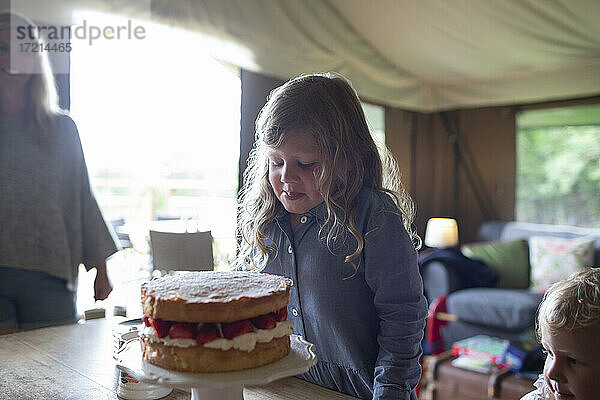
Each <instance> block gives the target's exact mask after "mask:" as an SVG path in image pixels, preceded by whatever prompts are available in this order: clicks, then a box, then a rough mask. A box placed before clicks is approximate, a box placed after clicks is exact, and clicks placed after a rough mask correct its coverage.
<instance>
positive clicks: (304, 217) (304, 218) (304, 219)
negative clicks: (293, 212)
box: [300, 215, 308, 224]
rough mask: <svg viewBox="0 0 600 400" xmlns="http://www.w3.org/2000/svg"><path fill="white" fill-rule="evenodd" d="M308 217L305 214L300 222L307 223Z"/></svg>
mask: <svg viewBox="0 0 600 400" xmlns="http://www.w3.org/2000/svg"><path fill="white" fill-rule="evenodd" d="M307 219H308V218H306V215H303V216H302V218H300V223H302V224H305V223H306V220H307Z"/></svg>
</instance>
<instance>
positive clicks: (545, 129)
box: [516, 107, 600, 227]
mask: <svg viewBox="0 0 600 400" xmlns="http://www.w3.org/2000/svg"><path fill="white" fill-rule="evenodd" d="M597 110H598V112H597V113H596V115H597V118H598V120H600V107H597ZM563 111H564V110H563ZM588 111H589V110H588ZM548 115H549V114H548ZM554 115H555V116H556V113H555V114H554ZM588 117H589V116H588ZM523 121H526V119H525V120H523ZM568 122H571V123H572V122H573V121H568ZM590 122H593V121H590V120H589V118H588V119H587V120H586V123H590ZM599 122H600V121H599ZM552 123H553V124H554V123H556V121H552ZM536 125H537V126H536ZM516 184H517V191H516V192H517V193H516V216H517V220H519V221H526V222H536V223H548V224H564V225H575V226H582V227H600V124H593V125H579V126H577V125H564V126H557V125H553V126H543V124H533V123H532V124H529V126H528V124H527V123H524V124H521V126H519V124H518V131H517V182H516Z"/></svg>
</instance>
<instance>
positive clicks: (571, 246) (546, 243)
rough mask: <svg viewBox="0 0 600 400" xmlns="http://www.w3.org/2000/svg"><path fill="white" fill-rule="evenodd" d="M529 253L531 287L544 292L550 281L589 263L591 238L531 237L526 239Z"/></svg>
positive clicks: (592, 245) (563, 277)
mask: <svg viewBox="0 0 600 400" xmlns="http://www.w3.org/2000/svg"><path fill="white" fill-rule="evenodd" d="M529 256H530V263H531V283H532V289H534V290H536V291H538V292H545V291H546V290H547V289H548V288H549V287H550V286H551V285H552V284H553V283H555V282H558V281H560V280H562V279H566V278H568V277H569V275H571V274H572V273H574V272H577V271H579V270H581V269H583V268H585V267H589V266H592V263H593V261H594V238H589V237H582V238H576V239H561V238H555V237H548V236H532V237H531V238H529Z"/></svg>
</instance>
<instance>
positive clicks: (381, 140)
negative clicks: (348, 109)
mask: <svg viewBox="0 0 600 400" xmlns="http://www.w3.org/2000/svg"><path fill="white" fill-rule="evenodd" d="M361 105H362V109H363V111H364V113H365V119H366V120H367V125H369V130H370V131H371V135H372V136H373V139H374V140H375V143H376V144H377V146H378V147H379V146H383V145H385V109H384V108H383V107H381V106H377V105H375V104H369V103H361Z"/></svg>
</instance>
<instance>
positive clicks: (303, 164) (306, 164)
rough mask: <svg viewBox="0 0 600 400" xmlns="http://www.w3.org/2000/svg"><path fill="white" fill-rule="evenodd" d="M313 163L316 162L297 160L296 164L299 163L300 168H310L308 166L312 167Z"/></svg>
mask: <svg viewBox="0 0 600 400" xmlns="http://www.w3.org/2000/svg"><path fill="white" fill-rule="evenodd" d="M315 164H316V162H309V163H303V162H298V165H300V168H310V167H313V166H314V165H315Z"/></svg>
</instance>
